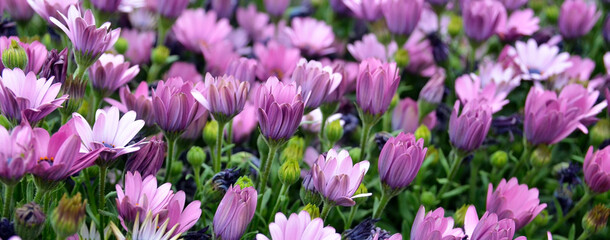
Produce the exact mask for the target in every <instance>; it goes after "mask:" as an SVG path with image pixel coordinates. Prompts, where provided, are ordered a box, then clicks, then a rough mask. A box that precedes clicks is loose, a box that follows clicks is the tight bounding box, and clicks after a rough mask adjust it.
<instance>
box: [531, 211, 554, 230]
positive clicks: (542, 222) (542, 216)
mask: <svg viewBox="0 0 610 240" xmlns="http://www.w3.org/2000/svg"><path fill="white" fill-rule="evenodd" d="M549 220H551V218H550V217H549V212H548V211H547V210H546V209H545V210H542V212H540V213H539V214H538V216H536V218H534V224H536V225H537V226H546V224H547V223H549Z"/></svg>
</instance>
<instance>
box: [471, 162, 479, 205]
mask: <svg viewBox="0 0 610 240" xmlns="http://www.w3.org/2000/svg"><path fill="white" fill-rule="evenodd" d="M471 164H472V166H470V180H469V186H477V180H478V176H479V175H478V173H479V164H477V163H475V161H471ZM477 189H478V188H475V187H471V188H470V190H469V196H470V202H474V200H475V197H476V192H477V191H476V190H477Z"/></svg>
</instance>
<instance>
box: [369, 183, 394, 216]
mask: <svg viewBox="0 0 610 240" xmlns="http://www.w3.org/2000/svg"><path fill="white" fill-rule="evenodd" d="M390 199H392V195H391V194H388V192H387V191H386V190H385V189H384V190H383V191H381V199H380V200H379V205H377V208H375V211H373V219H377V218H380V217H381V213H383V209H385V206H386V205H388V202H390Z"/></svg>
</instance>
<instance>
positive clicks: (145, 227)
mask: <svg viewBox="0 0 610 240" xmlns="http://www.w3.org/2000/svg"><path fill="white" fill-rule="evenodd" d="M142 215H143V214H140V213H137V214H136V221H135V224H134V225H133V228H132V229H129V231H130V232H131V236H130V238H126V237H125V235H123V233H121V230H120V229H119V228H118V227H117V226H116V225H114V222H110V230H111V231H112V233H113V234H114V237H115V238H116V239H117V240H126V239H132V240H145V239H158V240H177V239H178V238H180V234H175V231H176V228H177V227H178V226H176V225H174V226H173V227H169V226H168V224H169V219H166V220H165V221H160V220H159V215H153V214H152V212H151V211H148V212H146V217H145V218H142ZM140 220H141V221H140ZM140 222H141V223H140ZM160 222H161V223H160ZM92 226H95V225H92Z"/></svg>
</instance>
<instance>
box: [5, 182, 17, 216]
mask: <svg viewBox="0 0 610 240" xmlns="http://www.w3.org/2000/svg"><path fill="white" fill-rule="evenodd" d="M5 186H6V189H4V208H3V211H2V216H4V217H5V218H8V219H10V218H9V215H10V212H11V209H10V208H11V203H13V191H14V190H15V186H14V185H5Z"/></svg>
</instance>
